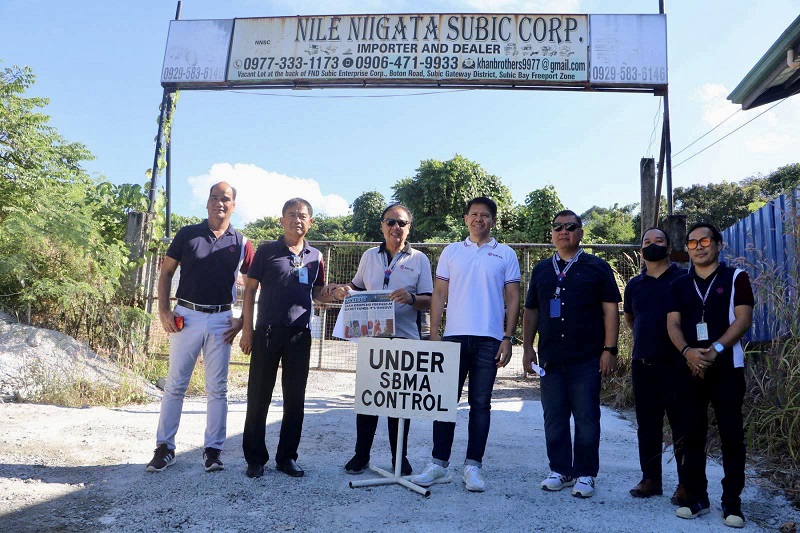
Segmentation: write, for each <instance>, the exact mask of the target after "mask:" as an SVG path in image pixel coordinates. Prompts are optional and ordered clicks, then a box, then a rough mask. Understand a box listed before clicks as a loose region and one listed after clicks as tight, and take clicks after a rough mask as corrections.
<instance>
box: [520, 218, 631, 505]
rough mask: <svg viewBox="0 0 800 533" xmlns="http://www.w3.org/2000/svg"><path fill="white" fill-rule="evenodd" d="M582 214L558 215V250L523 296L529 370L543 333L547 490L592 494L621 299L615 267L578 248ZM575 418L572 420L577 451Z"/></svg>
mask: <svg viewBox="0 0 800 533" xmlns="http://www.w3.org/2000/svg"><path fill="white" fill-rule="evenodd" d="M582 237H583V228H582V224H581V220H580V218H579V217H578V215H576V214H575V213H574V212H573V211H569V210H565V211H561V212H560V213H558V214H557V215H556V216H555V218H554V219H553V231H552V238H553V244H555V246H556V253H555V254H554V255H553V257H552V258H550V259H546V260H544V261H542V262H540V263H539V264H537V265H536V266H535V267H534V269H533V272H532V273H531V282H530V285H529V286H528V294H527V297H526V299H525V314H524V315H523V322H522V324H523V325H522V328H523V333H524V336H523V339H524V340H523V349H524V352H523V353H524V355H523V360H522V361H523V363H522V365H523V368H524V369H525V371H526V372H532V369H531V363H532V362H534V360H535V359H536V351H535V350H534V349H533V339H534V337H535V335H536V332H537V331H538V332H539V344H538V347H539V365H541V366H542V367H543V368H544V369H545V372H546V374H545V375H544V376H542V379H541V392H542V408H543V409H544V433H545V441H546V444H547V457H548V459H549V460H550V470H551V472H550V475H549V476H548V477H547V478H545V479H544V480H543V481H542V485H541V486H542V489H544V490H551V491H558V490H561V489H563V488H565V487H572V494H573V496H577V497H581V498H588V497H591V496H592V495H593V494H594V483H595V477H596V476H597V472H598V470H599V468H600V452H599V448H600V376H601V375H603V376H607V375H609V374H610V373H611V372H613V371H614V369H615V368H616V366H617V337H618V335H619V308H618V303H619V302H620V301H621V300H622V298H620V294H619V289H618V288H617V283H616V280H615V279H614V273H613V272H612V270H611V267H610V266H609V265H608V263H606V262H605V261H603V260H602V259H600V258H599V257H596V256H594V255H590V254H587V253H584V252H583V250H582V249H581V248H580V241H581V238H582ZM570 416H572V417H573V419H574V420H575V444H574V450H575V454H574V457H573V444H572V436H571V435H570V425H569V419H570Z"/></svg>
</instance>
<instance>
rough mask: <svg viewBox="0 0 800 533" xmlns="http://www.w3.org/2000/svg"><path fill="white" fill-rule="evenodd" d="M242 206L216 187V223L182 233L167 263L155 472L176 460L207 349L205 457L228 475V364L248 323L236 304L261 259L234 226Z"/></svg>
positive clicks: (211, 218)
mask: <svg viewBox="0 0 800 533" xmlns="http://www.w3.org/2000/svg"><path fill="white" fill-rule="evenodd" d="M235 207H236V189H234V188H233V187H231V186H230V185H229V184H227V183H225V182H221V183H217V184H216V185H214V186H213V187H211V192H210V194H209V196H208V202H207V203H206V209H207V210H208V219H206V220H204V221H203V222H201V223H200V224H194V225H191V226H184V227H183V228H181V229H180V230H179V231H178V233H177V234H176V235H175V238H174V239H173V241H172V244H170V246H169V249H168V250H167V254H166V256H165V257H164V262H163V263H162V265H161V275H160V276H159V278H158V317H159V319H160V320H161V326H162V327H163V328H164V331H166V332H167V333H169V334H170V335H169V372H168V375H167V382H166V386H165V387H164V396H163V397H162V399H161V415H160V416H159V419H158V431H157V434H156V445H157V448H156V451H155V454H154V455H153V460H152V461H150V463H149V464H148V465H147V471H148V472H160V471H162V470H164V469H165V468H167V467H168V466H170V465H171V464H173V463H174V462H175V434H176V433H177V432H178V425H179V423H180V420H181V410H182V409H183V398H184V395H185V394H186V388H187V387H188V386H189V379H190V378H191V377H192V371H193V370H194V366H195V363H196V362H197V356H198V355H199V354H200V350H201V349H202V351H203V368H204V370H205V376H206V395H207V396H208V400H207V404H206V405H207V407H206V433H205V444H204V447H205V450H204V453H203V459H204V461H205V469H206V471H207V472H213V471H215V470H222V460H221V459H220V452H221V451H222V445H223V443H224V442H225V433H226V422H227V417H228V398H227V393H228V363H229V361H230V358H231V343H232V342H233V339H234V337H236V334H237V333H239V330H240V329H241V327H242V321H241V320H240V319H237V318H233V317H232V316H231V303H233V302H234V301H235V299H236V277H237V271H238V272H242V273H243V274H246V273H247V269H248V267H249V266H250V262H251V261H252V259H253V245H252V244H251V243H250V241H249V240H248V239H247V238H246V237H244V236H243V235H242V234H241V233H239V232H238V231H236V230H235V229H233V226H231V225H230V218H231V215H232V214H233V210H234V208H235ZM178 266H180V267H181V273H180V281H179V282H178V290H177V293H176V296H177V298H178V305H177V306H176V307H175V310H174V311H173V310H171V309H170V305H169V304H170V302H169V294H170V289H171V287H172V277H173V276H174V275H175V271H176V270H177V268H178ZM176 318H177V320H178V322H177V323H176ZM181 320H182V321H183V325H182V327H181V326H180V321H181Z"/></svg>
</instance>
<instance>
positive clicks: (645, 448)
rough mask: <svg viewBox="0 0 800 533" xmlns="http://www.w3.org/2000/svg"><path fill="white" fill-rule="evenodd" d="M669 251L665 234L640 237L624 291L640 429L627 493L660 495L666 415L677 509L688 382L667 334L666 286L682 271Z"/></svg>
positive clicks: (681, 501) (657, 231) (682, 500)
mask: <svg viewBox="0 0 800 533" xmlns="http://www.w3.org/2000/svg"><path fill="white" fill-rule="evenodd" d="M671 251H672V246H671V243H670V239H669V235H667V234H666V233H665V232H664V231H662V230H661V229H659V228H650V229H649V230H647V231H645V232H644V235H643V236H642V248H641V255H642V259H644V265H645V267H644V269H643V270H642V272H641V274H639V275H638V276H636V277H635V278H633V279H632V280H630V281H629V282H628V285H627V286H626V287H625V303H624V311H625V315H624V319H625V324H626V325H627V326H628V327H629V328H630V329H631V330H632V331H633V363H632V366H633V370H632V374H633V398H634V401H635V403H636V422H637V423H638V425H639V428H638V430H637V436H638V437H639V464H640V465H641V468H642V480H641V481H640V482H639V483H638V484H637V485H636V486H635V487H633V488H632V489H631V490H630V493H631V496H633V497H635V498H649V497H650V496H660V495H661V494H662V486H661V452H662V444H663V441H664V414H665V413H666V415H667V419H668V420H669V425H670V428H671V429H672V442H673V443H674V450H675V463H676V466H677V468H678V483H679V484H678V488H677V489H676V490H675V494H673V496H672V502H673V503H674V504H675V505H684V504H685V503H686V492H685V490H684V487H683V485H682V481H683V480H682V476H681V471H682V463H683V427H682V422H683V421H682V419H681V412H680V410H679V409H678V404H677V399H678V394H679V393H680V391H682V390H683V389H684V388H685V386H686V383H687V381H688V378H689V370H688V368H687V367H686V365H685V364H683V361H682V359H683V358H682V357H681V354H680V352H679V351H678V350H677V348H675V346H674V345H673V344H672V342H671V341H670V338H669V333H668V332H667V300H668V297H669V290H670V284H671V283H672V282H673V281H674V280H675V278H677V277H679V276H680V275H681V274H682V271H681V270H680V269H679V268H678V267H677V265H675V264H673V263H671V262H670V260H669V254H670V252H671Z"/></svg>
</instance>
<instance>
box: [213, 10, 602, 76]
mask: <svg viewBox="0 0 800 533" xmlns="http://www.w3.org/2000/svg"><path fill="white" fill-rule="evenodd" d="M587 47H588V18H587V16H586V15H519V14H516V15H475V14H471V15H458V14H450V15H432V14H426V15H422V14H401V15H329V16H315V17H275V18H256V19H236V21H235V25H234V32H233V43H232V45H231V55H230V60H229V64H228V80H229V81H235V82H245V83H258V84H269V83H286V82H287V81H288V80H294V81H308V82H317V81H332V80H337V81H349V82H353V81H358V80H382V81H403V82H406V83H407V82H414V81H423V82H431V81H432V80H450V81H458V82H465V81H466V82H476V83H487V82H490V83H515V82H518V81H523V82H531V81H537V82H542V81H546V82H553V83H575V82H576V81H579V82H580V81H586V80H587V77H586V73H587Z"/></svg>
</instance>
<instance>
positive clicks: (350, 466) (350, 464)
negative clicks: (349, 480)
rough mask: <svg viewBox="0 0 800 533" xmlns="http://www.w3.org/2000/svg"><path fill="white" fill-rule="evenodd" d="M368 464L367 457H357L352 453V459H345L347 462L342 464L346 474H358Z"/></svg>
mask: <svg viewBox="0 0 800 533" xmlns="http://www.w3.org/2000/svg"><path fill="white" fill-rule="evenodd" d="M368 466H369V457H367V458H366V459H364V458H362V457H359V456H358V455H354V456H353V458H352V459H350V460H349V461H347V464H346V465H344V471H345V472H347V473H348V474H353V475H356V474H360V473H362V472H363V471H364V470H366V469H367V467H368Z"/></svg>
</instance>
